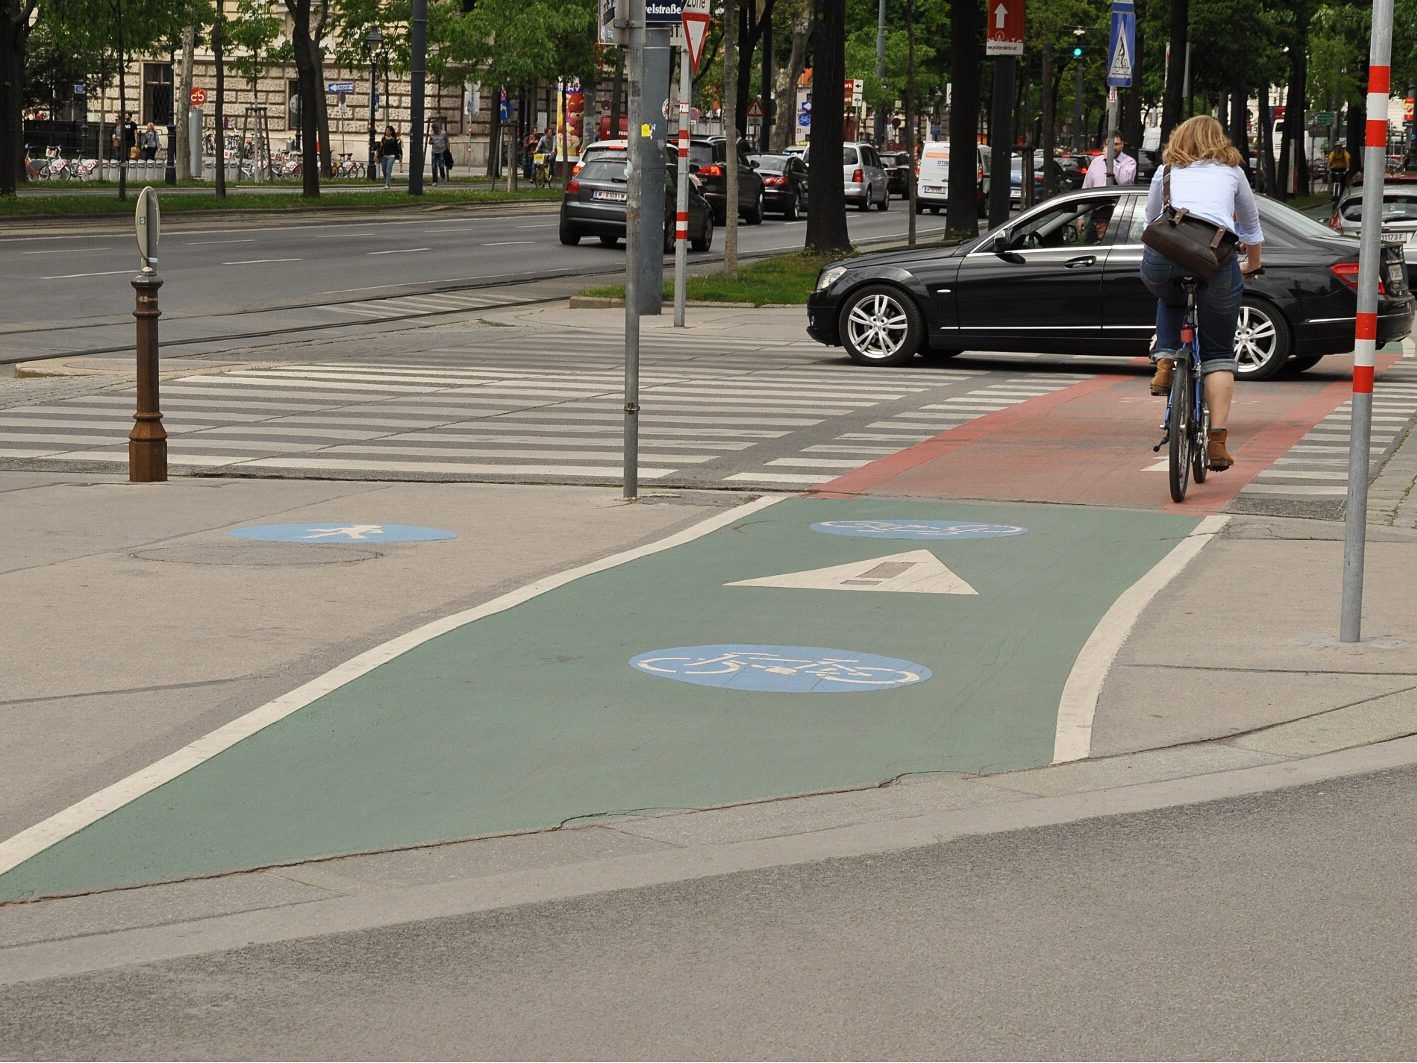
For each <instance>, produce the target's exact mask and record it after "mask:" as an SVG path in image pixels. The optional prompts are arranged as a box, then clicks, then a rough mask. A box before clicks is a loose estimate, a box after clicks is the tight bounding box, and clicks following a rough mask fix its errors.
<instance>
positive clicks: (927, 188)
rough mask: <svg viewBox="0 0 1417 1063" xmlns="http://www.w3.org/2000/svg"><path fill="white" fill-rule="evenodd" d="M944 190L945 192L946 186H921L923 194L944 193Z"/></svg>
mask: <svg viewBox="0 0 1417 1063" xmlns="http://www.w3.org/2000/svg"><path fill="white" fill-rule="evenodd" d="M944 190H945V186H944V185H921V186H920V191H922V192H943V191H944Z"/></svg>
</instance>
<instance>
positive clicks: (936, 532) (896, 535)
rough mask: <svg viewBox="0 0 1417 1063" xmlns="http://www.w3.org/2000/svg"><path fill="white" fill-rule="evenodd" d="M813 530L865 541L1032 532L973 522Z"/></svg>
mask: <svg viewBox="0 0 1417 1063" xmlns="http://www.w3.org/2000/svg"><path fill="white" fill-rule="evenodd" d="M812 530H813V531H819V532H826V533H827V534H828V535H854V536H859V537H861V538H863V539H931V540H939V539H1005V538H1008V537H1009V536H1011V535H1023V534H1024V533H1025V532H1027V531H1028V529H1027V528H1021V527H1019V526H1018V525H1017V524H982V523H980V522H978V521H970V520H910V519H901V520H824V521H819V522H818V523H816V524H813V525H812Z"/></svg>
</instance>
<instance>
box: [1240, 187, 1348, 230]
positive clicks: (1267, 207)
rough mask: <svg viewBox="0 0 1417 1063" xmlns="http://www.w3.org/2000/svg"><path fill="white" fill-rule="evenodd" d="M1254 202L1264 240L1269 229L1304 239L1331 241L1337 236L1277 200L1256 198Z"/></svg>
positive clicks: (1264, 197) (1326, 227)
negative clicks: (1283, 231) (1256, 205)
mask: <svg viewBox="0 0 1417 1063" xmlns="http://www.w3.org/2000/svg"><path fill="white" fill-rule="evenodd" d="M1255 201H1256V202H1257V203H1258V204H1259V208H1260V228H1262V229H1264V230H1265V236H1266V238H1268V237H1269V229H1271V228H1277V229H1282V230H1285V231H1286V232H1288V233H1290V234H1292V235H1294V236H1299V237H1303V238H1306V239H1319V240H1333V239H1335V238H1337V237H1338V235H1339V234H1338V233H1336V232H1334V231H1333V230H1332V229H1330V228H1329V227H1328V226H1327V225H1325V224H1323V222H1318V221H1315V220H1314V219H1313V218H1310V217H1307V216H1305V215H1303V214H1300V213H1299V212H1298V211H1297V210H1295V209H1294V208H1293V207H1286V206H1285V205H1284V204H1283V203H1281V202H1279V201H1278V200H1277V199H1270V198H1268V197H1267V196H1256V197H1255Z"/></svg>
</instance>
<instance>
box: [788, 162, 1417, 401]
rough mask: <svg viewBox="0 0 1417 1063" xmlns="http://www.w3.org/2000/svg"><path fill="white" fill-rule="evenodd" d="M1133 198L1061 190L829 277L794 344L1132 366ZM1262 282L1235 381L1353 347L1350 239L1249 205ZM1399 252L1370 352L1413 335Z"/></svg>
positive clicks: (879, 357) (867, 352) (1140, 342)
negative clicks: (1015, 354)
mask: <svg viewBox="0 0 1417 1063" xmlns="http://www.w3.org/2000/svg"><path fill="white" fill-rule="evenodd" d="M1146 191H1147V190H1146V189H1145V188H1144V187H1141V186H1136V185H1128V186H1122V187H1112V188H1092V189H1084V190H1079V191H1077V192H1068V193H1064V194H1062V195H1059V196H1055V197H1054V198H1053V199H1050V200H1048V201H1047V202H1046V203H1042V204H1040V205H1039V206H1037V207H1034V208H1033V209H1032V210H1029V211H1027V212H1025V213H1023V214H1021V215H1019V216H1018V217H1017V218H1014V219H1012V220H1010V221H1008V222H1006V223H1005V224H1003V225H1001V226H999V227H998V228H995V229H993V230H991V231H990V232H988V233H986V234H984V235H983V236H980V237H976V238H975V239H972V240H967V241H965V242H964V243H962V244H959V245H958V246H954V247H934V248H916V249H914V250H911V251H888V252H881V253H879V254H873V255H863V256H861V257H860V258H851V259H844V260H842V261H840V262H834V263H832V264H830V265H828V266H827V267H826V268H825V269H823V270H822V271H821V273H820V274H819V275H818V277H817V288H816V291H814V292H813V293H812V295H811V297H810V298H809V299H808V301H807V332H808V334H809V335H810V336H811V337H812V338H813V339H815V340H817V341H818V342H819V343H824V344H827V345H828V346H844V347H845V348H846V351H847V353H848V354H849V355H850V356H851V358H852V360H853V361H856V362H858V363H860V364H862V365H905V364H907V363H908V362H909V361H910V360H911V359H912V358H914V357H915V356H916V355H917V354H923V355H927V356H930V357H934V358H948V357H951V356H953V355H956V354H958V353H960V352H961V351H964V350H972V351H1037V352H1044V353H1058V354H1089V355H1098V354H1101V355H1119V356H1132V357H1135V356H1136V355H1141V354H1145V353H1146V352H1147V348H1148V346H1149V344H1150V341H1151V338H1152V333H1153V331H1154V324H1155V319H1156V299H1155V298H1154V297H1153V296H1152V295H1151V293H1150V292H1148V291H1147V290H1146V288H1145V287H1144V286H1143V285H1142V282H1141V276H1140V272H1139V271H1140V266H1141V256H1142V243H1141V234H1142V230H1143V229H1144V228H1146V218H1145V209H1146ZM1259 206H1260V222H1261V225H1262V227H1263V229H1264V234H1265V243H1264V267H1265V270H1264V273H1263V274H1261V275H1260V276H1258V277H1256V278H1254V279H1253V280H1251V281H1248V282H1247V283H1246V285H1245V299H1244V305H1243V306H1241V308H1240V320H1239V325H1238V328H1237V330H1236V333H1235V349H1236V352H1237V354H1238V355H1239V359H1240V376H1241V377H1242V378H1246V379H1250V380H1268V379H1269V378H1271V377H1273V376H1275V375H1277V374H1278V373H1279V372H1280V371H1281V370H1283V369H1285V368H1288V369H1291V370H1295V371H1299V370H1304V369H1307V368H1309V367H1310V366H1312V365H1314V364H1316V363H1317V362H1318V361H1319V359H1320V358H1322V357H1324V356H1325V355H1328V354H1339V353H1343V352H1346V351H1351V350H1352V349H1353V326H1354V318H1355V316H1356V314H1357V282H1358V241H1357V240H1356V239H1354V238H1353V237H1346V236H1341V235H1339V234H1337V233H1335V232H1334V231H1333V230H1332V229H1330V228H1328V227H1327V226H1325V225H1321V224H1320V223H1319V222H1316V221H1314V220H1312V219H1310V218H1307V217H1305V216H1304V215H1302V214H1300V213H1299V212H1298V211H1295V210H1291V209H1290V208H1289V207H1287V206H1285V205H1284V204H1282V203H1279V202H1276V201H1274V200H1271V199H1265V198H1261V199H1260V200H1259ZM1413 306H1414V300H1413V296H1412V293H1411V292H1410V291H1408V288H1407V277H1406V270H1405V268H1404V263H1403V258H1402V251H1401V249H1400V248H1397V247H1385V248H1384V251H1383V269H1382V291H1381V293H1380V295H1379V300H1378V341H1379V342H1380V343H1386V342H1389V341H1392V340H1399V339H1402V338H1403V337H1405V336H1407V335H1408V334H1409V333H1410V332H1411V331H1412V317H1413Z"/></svg>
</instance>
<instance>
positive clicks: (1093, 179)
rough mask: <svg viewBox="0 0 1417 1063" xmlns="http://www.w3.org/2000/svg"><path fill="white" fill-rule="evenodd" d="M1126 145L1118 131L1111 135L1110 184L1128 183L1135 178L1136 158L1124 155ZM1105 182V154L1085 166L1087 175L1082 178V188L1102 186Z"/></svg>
mask: <svg viewBox="0 0 1417 1063" xmlns="http://www.w3.org/2000/svg"><path fill="white" fill-rule="evenodd" d="M1126 146H1127V144H1126V141H1124V140H1123V139H1122V135H1121V134H1120V133H1118V134H1116V135H1114V136H1113V137H1112V184H1114V185H1129V184H1131V183H1132V182H1133V181H1135V180H1136V179H1137V160H1136V159H1134V158H1132V157H1131V156H1130V155H1124V154H1123V153H1122V149H1123V148H1125V147H1126ZM1106 184H1107V156H1106V155H1099V156H1097V158H1095V159H1093V160H1092V162H1091V163H1090V164H1088V167H1087V176H1086V177H1084V178H1083V179H1082V186H1083V188H1102V187H1103V186H1105V185H1106Z"/></svg>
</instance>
